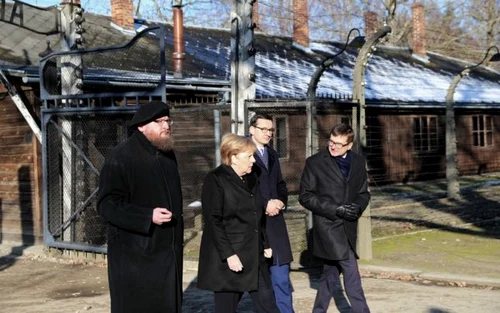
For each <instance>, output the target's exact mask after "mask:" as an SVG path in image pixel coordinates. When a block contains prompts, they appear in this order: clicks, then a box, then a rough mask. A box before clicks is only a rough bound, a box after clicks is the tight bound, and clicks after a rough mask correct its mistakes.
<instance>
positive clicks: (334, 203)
mask: <svg viewBox="0 0 500 313" xmlns="http://www.w3.org/2000/svg"><path fill="white" fill-rule="evenodd" d="M353 140H354V131H353V129H352V128H351V126H349V125H347V124H338V125H335V126H334V127H333V128H332V130H331V131H330V139H329V141H328V146H327V148H326V149H323V150H321V151H319V152H318V153H316V154H315V155H313V156H311V157H309V158H308V159H307V161H306V165H305V168H304V171H303V172H302V177H301V180H300V192H299V202H300V204H302V205H303V206H304V207H305V208H306V209H308V210H310V211H312V213H313V222H314V224H313V225H314V226H313V231H312V232H313V254H314V255H315V256H317V257H319V258H321V259H323V261H324V264H323V272H322V274H321V278H320V281H319V286H318V292H317V294H316V300H315V302H314V308H313V313H323V312H327V310H328V306H329V304H330V300H331V298H332V295H333V294H334V293H335V292H336V288H338V286H340V281H339V279H340V278H339V275H340V273H342V274H343V277H344V286H345V291H346V294H347V298H348V299H349V302H350V305H351V309H352V312H353V313H369V312H370V309H369V308H368V304H367V303H366V299H365V295H364V292H363V288H362V286H361V276H360V275H359V270H358V263H357V259H358V255H357V254H356V239H357V228H358V219H359V217H360V216H361V214H363V211H364V210H365V208H366V207H367V205H368V202H369V200H370V193H369V191H368V182H367V173H366V168H365V159H364V158H363V157H362V156H360V155H358V154H356V153H354V152H352V151H351V148H352V146H353Z"/></svg>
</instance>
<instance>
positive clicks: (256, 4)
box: [252, 0, 260, 29]
mask: <svg viewBox="0 0 500 313" xmlns="http://www.w3.org/2000/svg"><path fill="white" fill-rule="evenodd" d="M252 10H253V11H252V20H253V23H254V25H255V27H256V28H257V29H259V28H260V16H259V1H258V0H255V2H254V3H253V8H252Z"/></svg>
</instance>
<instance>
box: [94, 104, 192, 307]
mask: <svg viewBox="0 0 500 313" xmlns="http://www.w3.org/2000/svg"><path fill="white" fill-rule="evenodd" d="M171 131H172V120H171V119H170V112H169V107H168V105H167V104H165V103H163V102H159V101H153V102H150V103H148V104H145V105H142V106H141V107H140V108H139V110H138V111H137V113H136V114H135V115H134V116H133V118H132V120H131V121H130V123H129V138H128V139H127V140H126V141H125V142H123V143H122V144H119V145H118V146H117V147H115V148H114V149H113V150H112V151H111V153H110V154H109V155H108V156H107V157H106V161H105V163H104V166H103V168H102V170H101V174H100V178H99V179H100V180H99V197H98V202H97V209H98V211H99V214H100V215H101V216H102V217H103V218H104V219H105V220H106V221H107V223H108V233H107V237H108V280H109V291H110V295H111V312H112V313H125V312H130V313H137V312H148V313H155V312H156V313H164V312H174V313H175V312H181V303H182V253H183V251H182V243H183V231H184V225H183V217H182V194H181V184H180V178H179V172H178V170H177V161H176V158H175V154H174V152H173V150H172V149H173V141H172V133H171Z"/></svg>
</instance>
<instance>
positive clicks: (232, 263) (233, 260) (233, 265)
mask: <svg viewBox="0 0 500 313" xmlns="http://www.w3.org/2000/svg"><path fill="white" fill-rule="evenodd" d="M227 265H228V266H229V269H230V270H231V271H233V272H241V271H242V270H243V264H241V261H240V258H239V257H238V256H237V255H236V254H233V255H231V256H230V257H229V258H227Z"/></svg>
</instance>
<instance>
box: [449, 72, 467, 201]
mask: <svg viewBox="0 0 500 313" xmlns="http://www.w3.org/2000/svg"><path fill="white" fill-rule="evenodd" d="M469 72H470V69H465V70H463V71H462V72H460V74H457V75H456V76H455V77H454V78H453V81H452V82H451V84H450V87H449V88H448V92H447V93H446V181H447V195H448V198H449V199H454V200H460V198H461V197H460V184H459V182H458V168H457V134H456V124H455V108H454V106H453V94H454V93H455V89H456V88H457V85H458V83H459V82H460V80H462V77H463V76H464V75H467V74H468V73H469Z"/></svg>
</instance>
